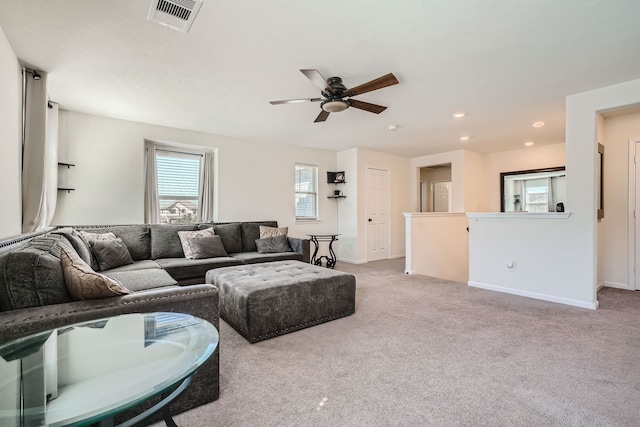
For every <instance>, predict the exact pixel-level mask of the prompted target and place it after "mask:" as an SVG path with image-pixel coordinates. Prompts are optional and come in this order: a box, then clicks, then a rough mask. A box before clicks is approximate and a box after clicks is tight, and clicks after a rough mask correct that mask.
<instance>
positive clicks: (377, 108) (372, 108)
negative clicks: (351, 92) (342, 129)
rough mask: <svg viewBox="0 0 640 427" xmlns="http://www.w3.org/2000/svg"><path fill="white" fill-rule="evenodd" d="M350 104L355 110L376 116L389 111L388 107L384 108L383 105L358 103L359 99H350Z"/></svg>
mask: <svg viewBox="0 0 640 427" xmlns="http://www.w3.org/2000/svg"><path fill="white" fill-rule="evenodd" d="M349 104H351V106H352V107H353V108H357V109H359V110H364V111H368V112H370V113H376V114H380V113H382V112H383V111H384V110H386V109H387V107H383V106H382V105H377V104H370V103H368V102H363V101H358V100H357V99H350V100H349Z"/></svg>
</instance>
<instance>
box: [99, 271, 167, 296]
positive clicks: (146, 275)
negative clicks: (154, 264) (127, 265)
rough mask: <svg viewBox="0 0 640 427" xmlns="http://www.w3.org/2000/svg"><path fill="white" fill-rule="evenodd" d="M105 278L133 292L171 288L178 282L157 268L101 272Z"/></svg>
mask: <svg viewBox="0 0 640 427" xmlns="http://www.w3.org/2000/svg"><path fill="white" fill-rule="evenodd" d="M102 274H104V275H105V276H107V277H110V278H112V279H115V280H117V281H118V282H120V283H122V286H125V287H126V288H127V289H129V290H130V291H133V292H139V291H144V290H147V289H154V288H162V287H165V286H173V285H176V284H177V283H178V282H176V280H175V279H174V278H173V277H171V276H170V275H169V273H167V272H166V271H164V270H162V269H159V268H146V269H143V270H124V271H114V270H109V271H103V272H102Z"/></svg>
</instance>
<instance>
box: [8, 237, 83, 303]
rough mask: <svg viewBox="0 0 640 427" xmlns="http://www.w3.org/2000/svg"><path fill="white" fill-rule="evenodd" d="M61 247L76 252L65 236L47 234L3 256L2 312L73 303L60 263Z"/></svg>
mask: <svg viewBox="0 0 640 427" xmlns="http://www.w3.org/2000/svg"><path fill="white" fill-rule="evenodd" d="M62 247H65V248H66V249H69V250H71V251H73V248H72V247H71V245H70V244H69V243H68V241H67V239H66V238H64V237H63V236H62V235H59V234H46V235H44V236H39V237H36V238H34V239H33V240H31V241H30V242H29V244H27V245H26V246H24V247H23V248H21V249H19V250H14V251H10V252H7V253H5V254H3V255H2V256H0V309H2V310H3V311H7V310H16V309H21V308H27V307H39V306H43V305H50V304H61V303H65V302H71V301H72V299H71V296H70V295H69V292H68V291H67V287H66V285H65V281H64V274H63V271H62V264H61V263H60V250H61V248H62Z"/></svg>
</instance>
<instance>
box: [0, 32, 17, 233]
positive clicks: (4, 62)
mask: <svg viewBox="0 0 640 427" xmlns="http://www.w3.org/2000/svg"><path fill="white" fill-rule="evenodd" d="M21 69H22V67H21V66H20V63H19V61H18V58H17V57H16V55H15V53H14V52H13V49H12V48H11V45H9V41H8V40H7V38H6V36H5V35H4V31H3V30H2V28H0V94H2V96H0V202H1V203H0V205H2V209H0V238H3V237H10V236H16V235H18V234H20V233H21V232H22V197H21V194H22V192H21V189H20V186H21V178H20V174H21V167H20V165H21V164H22V160H21V158H22V154H21V153H22V148H21V147H22V72H21Z"/></svg>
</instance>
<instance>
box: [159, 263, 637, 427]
mask: <svg viewBox="0 0 640 427" xmlns="http://www.w3.org/2000/svg"><path fill="white" fill-rule="evenodd" d="M337 269H340V270H343V271H347V272H350V273H352V274H355V275H356V278H357V297H356V313H355V314H354V315H352V316H349V317H346V318H343V319H338V320H335V321H332V322H328V323H325V324H322V325H318V326H314V327H312V328H308V329H304V330H301V331H298V332H294V333H291V334H288V335H284V336H281V337H277V338H273V339H270V340H267V341H262V342H260V343H257V344H249V343H248V342H247V341H245V340H244V338H242V337H241V336H240V335H238V334H237V333H236V332H235V331H233V330H232V329H231V328H230V327H229V326H228V325H226V324H225V323H224V322H222V321H221V331H220V333H221V345H220V351H221V353H220V355H221V362H220V377H221V382H220V384H221V389H220V399H219V400H218V401H216V402H212V403H210V404H207V405H205V406H202V407H199V408H197V409H194V410H191V411H188V412H186V413H184V414H180V415H177V416H176V417H175V419H176V421H177V423H178V424H179V425H180V426H181V427H187V426H221V427H223V426H224V427H231V426H483V425H484V426H638V425H640V292H631V291H621V290H615V289H604V290H602V291H601V292H600V293H599V297H598V298H599V301H600V308H599V309H598V310H595V311H593V310H586V309H580V308H574V307H568V306H564V305H560V304H554V303H550V302H544V301H537V300H533V299H528V298H523V297H517V296H512V295H507V294H501V293H496V292H491V291H486V290H481V289H476V288H470V287H468V286H466V284H463V283H455V282H447V281H443V280H439V279H434V278H429V277H425V276H419V275H405V274H404V273H403V270H404V260H403V259H399V260H390V261H380V262H375V263H370V264H366V265H349V264H345V263H340V262H339V263H338V266H337ZM157 425H158V426H160V425H162V424H157Z"/></svg>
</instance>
